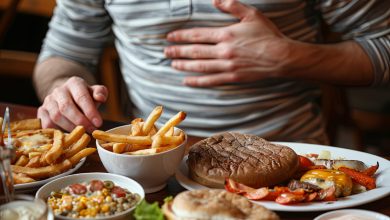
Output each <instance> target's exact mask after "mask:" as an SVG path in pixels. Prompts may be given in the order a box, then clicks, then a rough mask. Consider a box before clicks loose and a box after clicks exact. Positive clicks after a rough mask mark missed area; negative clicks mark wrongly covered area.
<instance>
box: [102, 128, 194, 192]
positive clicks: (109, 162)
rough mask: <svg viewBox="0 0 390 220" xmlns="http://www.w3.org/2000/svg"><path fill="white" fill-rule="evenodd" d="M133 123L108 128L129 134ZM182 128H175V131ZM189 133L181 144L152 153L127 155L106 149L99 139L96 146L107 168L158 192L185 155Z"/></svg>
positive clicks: (117, 132) (148, 189)
mask: <svg viewBox="0 0 390 220" xmlns="http://www.w3.org/2000/svg"><path fill="white" fill-rule="evenodd" d="M130 130H131V125H124V126H120V127H116V128H113V129H110V130H108V131H107V132H110V133H115V134H129V132H130ZM179 130H180V129H178V128H175V131H174V132H175V133H176V132H178V131H179ZM186 143H187V135H185V139H184V141H183V143H181V144H180V145H179V146H177V147H175V148H173V149H171V150H168V151H164V152H161V153H157V154H152V155H127V154H118V153H113V152H111V151H109V150H106V149H104V148H103V147H102V146H101V145H100V143H99V140H96V147H97V150H98V153H99V157H100V160H101V161H102V163H103V165H104V167H105V168H106V170H107V171H108V172H110V173H115V174H119V175H123V176H127V177H130V178H132V179H134V180H136V181H137V182H139V183H140V184H141V185H142V187H143V188H144V189H145V192H146V193H152V192H157V191H159V190H161V189H163V188H164V187H165V186H166V184H167V181H168V179H169V177H171V176H173V175H174V174H175V172H176V169H177V168H178V167H179V165H180V162H181V160H182V159H183V157H184V152H185V145H186Z"/></svg>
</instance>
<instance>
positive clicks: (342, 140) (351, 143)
mask: <svg viewBox="0 0 390 220" xmlns="http://www.w3.org/2000/svg"><path fill="white" fill-rule="evenodd" d="M54 7H55V0H1V1H0V82H2V83H1V86H0V102H8V103H14V104H21V105H29V106H36V107H38V106H39V105H40V102H39V100H38V98H37V97H36V94H35V91H34V88H33V85H32V81H31V78H32V71H33V68H34V63H35V61H36V59H37V56H38V53H39V51H40V47H41V44H42V40H43V38H44V36H45V34H46V31H47V29H48V22H49V21H50V17H51V15H52V10H53V8H54ZM117 59H118V58H117V55H116V52H115V49H113V48H107V49H106V50H105V52H104V54H103V56H102V59H101V66H100V74H99V81H100V83H102V84H105V85H106V86H107V87H108V89H109V90H110V97H109V100H108V103H107V104H106V105H105V106H104V107H103V109H102V111H103V114H104V118H105V119H108V120H115V121H128V116H126V115H124V113H123V112H126V111H127V110H125V107H124V106H123V105H121V104H120V103H123V100H124V99H126V97H125V96H123V95H121V94H124V92H123V91H124V89H125V88H124V87H118V86H116V82H117V81H120V80H121V78H120V74H119V71H118V68H117ZM322 88H323V93H324V96H323V98H322V100H321V104H322V108H323V111H324V114H325V117H326V120H327V121H328V122H330V123H328V124H329V126H328V133H329V136H330V138H331V142H332V145H334V146H340V147H347V148H353V149H358V150H364V151H367V152H370V153H374V154H377V155H388V152H389V151H390V87H381V88H340V87H334V86H329V85H323V86H322ZM10 91H12V92H10Z"/></svg>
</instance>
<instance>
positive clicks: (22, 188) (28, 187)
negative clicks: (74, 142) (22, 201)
mask: <svg viewBox="0 0 390 220" xmlns="http://www.w3.org/2000/svg"><path fill="white" fill-rule="evenodd" d="M85 160H86V159H85V158H82V159H81V160H80V162H78V164H76V166H75V167H73V168H72V169H70V170H67V171H65V172H63V173H60V174H58V175H56V176H53V177H50V178H47V179H43V180H39V181H36V182H32V183H22V184H16V185H15V190H16V191H17V192H18V193H22V192H28V191H33V190H35V189H37V188H39V187H40V186H43V185H44V184H46V183H48V182H50V181H52V180H55V179H58V178H60V177H63V176H67V175H69V174H72V173H74V172H75V171H76V170H78V169H79V168H80V167H81V166H82V165H83V164H84V162H85Z"/></svg>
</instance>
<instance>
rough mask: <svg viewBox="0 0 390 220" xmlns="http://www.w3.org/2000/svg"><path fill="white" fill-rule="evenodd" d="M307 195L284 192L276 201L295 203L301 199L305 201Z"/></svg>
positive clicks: (284, 203)
mask: <svg viewBox="0 0 390 220" xmlns="http://www.w3.org/2000/svg"><path fill="white" fill-rule="evenodd" d="M305 199H306V196H305V195H304V194H294V193H282V194H281V195H280V196H278V198H276V200H275V202H277V203H279V204H283V205H287V204H294V203H298V202H301V201H304V200H305Z"/></svg>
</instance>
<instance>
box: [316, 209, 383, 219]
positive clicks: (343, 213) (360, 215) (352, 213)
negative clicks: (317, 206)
mask: <svg viewBox="0 0 390 220" xmlns="http://www.w3.org/2000/svg"><path fill="white" fill-rule="evenodd" d="M352 217H355V218H353V219H362V220H363V219H370V220H390V218H389V217H388V216H386V215H383V214H381V213H378V212H373V211H368V210H363V209H340V210H336V211H331V212H326V213H324V214H322V215H320V216H317V217H316V218H315V219H314V220H328V219H336V218H337V219H352Z"/></svg>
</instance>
